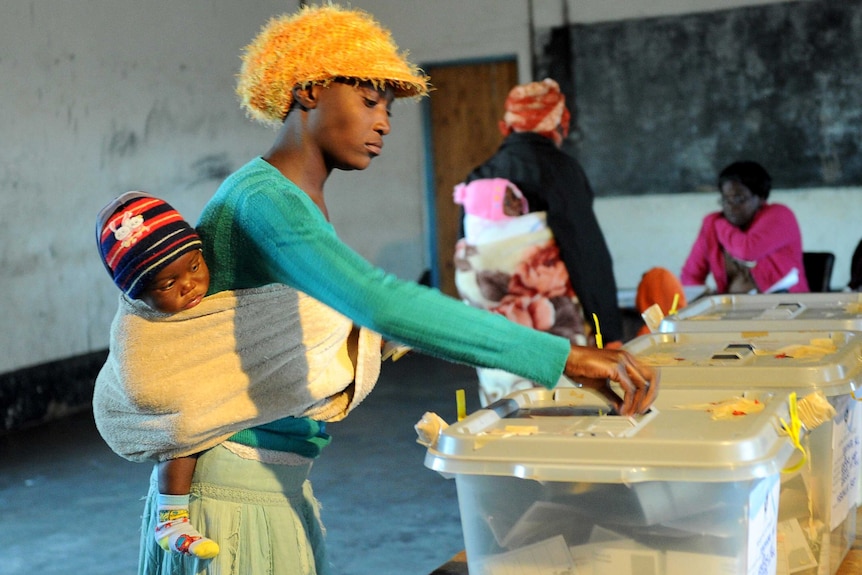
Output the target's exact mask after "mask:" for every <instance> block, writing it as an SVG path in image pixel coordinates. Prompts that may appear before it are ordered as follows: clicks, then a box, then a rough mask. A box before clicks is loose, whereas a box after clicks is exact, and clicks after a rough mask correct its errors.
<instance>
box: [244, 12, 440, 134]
mask: <svg viewBox="0 0 862 575" xmlns="http://www.w3.org/2000/svg"><path fill="white" fill-rule="evenodd" d="M241 58H242V68H241V69H240V73H239V80H238V82H237V89H236V92H237V95H238V96H239V98H240V102H241V104H242V107H243V108H244V109H245V110H246V113H247V114H248V115H249V116H250V117H251V118H253V119H255V120H259V121H260V122H263V123H264V124H270V125H279V124H280V123H281V122H282V121H284V117H285V116H286V115H287V112H288V110H289V109H290V106H291V104H292V103H293V88H294V87H296V86H301V87H308V86H311V85H313V84H322V85H327V84H329V83H330V82H332V80H334V79H336V78H348V79H355V80H359V81H367V82H371V83H372V84H373V85H374V86H375V87H376V88H383V87H386V86H391V87H392V88H393V89H394V91H395V97H396V98H402V97H413V96H424V95H426V94H427V93H428V77H427V76H426V75H425V74H424V73H423V72H422V71H421V70H420V69H419V68H417V67H415V66H414V65H412V64H411V63H410V62H408V61H407V58H406V53H403V54H401V53H399V52H398V47H397V46H396V45H395V42H394V41H393V40H392V35H391V33H390V32H389V30H387V29H385V28H384V27H383V26H381V25H380V24H379V23H378V22H377V21H376V20H374V18H372V17H371V15H369V14H368V13H366V12H363V11H361V10H356V9H346V8H342V7H339V6H336V5H324V6H304V7H302V8H301V9H300V10H299V12H297V13H295V14H292V15H290V14H286V15H282V16H279V17H275V18H272V19H270V21H269V22H268V23H267V24H266V25H265V26H264V27H263V28H262V29H261V32H260V33H259V34H258V36H257V37H256V38H255V39H254V40H253V41H252V42H251V44H249V45H248V46H246V47H245V49H244V51H243V54H242V56H241Z"/></svg>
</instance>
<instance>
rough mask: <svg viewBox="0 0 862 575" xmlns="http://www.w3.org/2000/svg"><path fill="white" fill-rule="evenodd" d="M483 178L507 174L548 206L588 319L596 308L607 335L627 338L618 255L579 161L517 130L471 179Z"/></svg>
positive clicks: (533, 204) (534, 208) (531, 199)
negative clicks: (615, 261)
mask: <svg viewBox="0 0 862 575" xmlns="http://www.w3.org/2000/svg"><path fill="white" fill-rule="evenodd" d="M480 178H506V179H508V180H510V181H512V182H514V184H515V185H516V186H518V187H519V188H520V189H521V191H522V192H523V193H524V196H525V197H526V198H527V202H528V203H529V205H530V211H531V212H541V211H547V213H548V227H550V228H551V231H552V232H553V234H554V237H555V238H556V240H557V244H558V246H559V248H560V255H561V257H562V259H563V262H564V263H565V265H566V268H567V269H568V272H569V279H570V281H571V282H572V288H573V289H574V290H575V294H577V296H578V299H579V300H580V302H581V305H582V306H583V307H584V311H585V315H586V318H587V320H588V321H589V322H590V323H592V314H596V316H598V318H599V327H600V329H601V334H602V339H603V341H605V342H612V341H622V339H623V325H622V316H621V314H620V310H619V306H618V305H617V284H616V280H615V279H614V272H613V260H612V259H611V254H610V251H609V250H608V246H607V244H606V243H605V238H604V235H603V234H602V230H601V228H600V227H599V222H598V220H597V219H596V215H595V213H594V212H593V190H592V188H591V187H590V183H589V181H588V180H587V176H586V174H584V170H583V169H582V168H581V165H580V164H579V163H578V161H577V160H576V159H575V158H573V157H572V156H570V155H569V154H567V153H565V152H563V151H562V150H560V149H559V148H557V146H556V145H555V144H554V142H552V141H551V140H550V139H548V138H546V137H545V136H541V135H539V134H535V133H532V132H515V133H512V134H510V135H509V136H507V137H506V139H505V140H503V143H502V144H501V146H500V148H499V149H498V150H497V152H496V153H495V154H494V155H493V156H492V157H491V158H490V159H488V160H487V161H486V162H485V163H483V164H482V165H480V166H479V167H477V168H475V169H474V170H473V171H472V172H471V173H470V175H469V176H467V179H466V181H467V182H471V181H473V180H477V179H480ZM594 329H595V328H594Z"/></svg>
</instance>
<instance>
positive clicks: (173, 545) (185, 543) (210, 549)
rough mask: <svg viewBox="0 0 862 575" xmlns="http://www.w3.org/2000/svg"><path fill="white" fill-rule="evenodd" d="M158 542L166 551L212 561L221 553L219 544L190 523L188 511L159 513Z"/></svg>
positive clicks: (177, 510) (167, 510) (170, 510)
mask: <svg viewBox="0 0 862 575" xmlns="http://www.w3.org/2000/svg"><path fill="white" fill-rule="evenodd" d="M156 541H158V542H159V545H161V547H162V549H164V550H165V551H170V552H172V553H183V554H186V555H194V556H195V557H198V558H200V559H212V558H213V557H215V556H216V555H218V552H219V547H218V543H216V542H215V541H213V540H212V539H209V538H207V537H204V536H203V535H201V534H200V533H199V532H198V531H197V529H195V528H194V527H192V525H191V523H189V511H188V509H164V510H161V511H159V524H158V525H157V526H156Z"/></svg>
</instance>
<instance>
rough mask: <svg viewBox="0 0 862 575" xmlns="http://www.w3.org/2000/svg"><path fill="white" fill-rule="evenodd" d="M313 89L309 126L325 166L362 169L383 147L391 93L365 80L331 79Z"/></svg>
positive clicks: (387, 125)
mask: <svg viewBox="0 0 862 575" xmlns="http://www.w3.org/2000/svg"><path fill="white" fill-rule="evenodd" d="M315 89H316V92H317V95H318V96H317V97H318V102H317V106H316V108H315V110H314V113H313V114H311V115H310V117H309V121H310V128H311V129H312V132H313V133H314V137H315V140H316V142H317V144H318V146H319V147H320V149H321V152H322V153H323V157H324V161H325V162H326V165H327V168H328V169H330V170H332V169H335V168H337V169H340V170H364V169H365V168H367V167H368V166H369V165H370V164H371V160H372V158H375V157H377V156H379V155H380V154H381V152H382V151H383V136H385V135H386V134H388V133H389V130H390V126H389V115H390V109H391V106H392V101H393V100H394V99H395V96H394V93H393V92H392V90H391V89H386V90H378V89H375V88H374V87H373V86H372V85H371V84H368V83H362V84H359V85H352V84H345V83H341V82H333V83H332V84H330V85H329V86H328V87H320V86H317V87H315Z"/></svg>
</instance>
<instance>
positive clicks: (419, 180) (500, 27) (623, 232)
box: [0, 0, 862, 373]
mask: <svg viewBox="0 0 862 575" xmlns="http://www.w3.org/2000/svg"><path fill="white" fill-rule="evenodd" d="M765 1H776V0H765ZM760 3H764V0H748V1H743V0H736V1H734V0H690V1H683V0H643V1H639V2H630V1H628V0H580V1H579V0H568V8H569V18H570V20H571V21H580V22H592V21H598V20H607V19H616V18H631V17H643V16H655V15H664V14H674V13H681V12H689V11H695V10H714V9H722V8H728V7H735V6H740V5H745V4H760ZM297 5H298V0H296V1H293V0H287V1H286V0H256V1H255V2H237V1H232V0H195V1H194V2H176V1H175V0H147V1H146V2H137V1H135V2H133V1H131V0H74V1H70V0H4V1H3V9H2V17H0V77H2V78H3V82H2V83H0V101H2V102H3V106H0V134H2V138H3V143H2V146H0V294H2V296H0V298H2V299H0V350H2V352H0V373H4V372H7V371H11V370H13V369H16V368H19V367H24V366H29V365H34V364H38V363H42V362H46V361H50V360H54V359H60V358H64V357H68V356H72V355H76V354H79V353H84V352H87V351H92V350H96V349H100V348H103V347H104V346H105V345H106V344H107V333H108V326H109V324H110V319H111V317H112V315H113V312H114V309H115V307H116V295H117V293H116V288H114V287H113V285H112V284H111V282H110V281H109V280H108V278H107V275H106V274H105V271H104V270H103V269H102V267H101V264H100V263H99V259H98V255H97V251H96V247H95V242H94V230H93V223H94V218H95V214H96V212H97V211H98V209H99V208H100V207H101V206H102V205H103V204H104V203H106V202H107V201H108V200H109V199H110V198H112V197H113V196H115V195H117V194H119V193H121V192H123V191H126V190H129V189H144V190H147V191H150V192H153V193H156V194H160V195H163V196H164V197H165V198H167V199H168V200H169V201H171V202H172V203H173V204H174V205H175V206H176V207H177V208H179V209H180V210H181V211H182V212H183V213H184V214H185V215H186V217H187V218H189V219H190V220H192V221H195V220H196V219H197V216H198V214H199V212H200V209H201V207H202V206H203V204H204V203H205V201H206V199H207V198H208V197H209V195H210V194H211V193H212V192H213V191H214V189H215V187H216V186H217V185H218V183H219V181H220V180H221V179H222V177H223V176H224V175H225V174H226V173H227V172H229V171H230V170H233V169H235V168H237V167H238V166H239V165H241V164H242V163H243V162H245V161H246V160H247V159H249V158H250V157H252V156H253V155H256V154H260V153H263V152H264V151H265V150H266V149H267V147H268V146H269V144H270V143H271V140H272V138H273V132H272V131H271V130H270V129H268V128H264V127H261V126H258V125H255V124H253V123H251V122H250V121H248V120H246V119H245V118H244V116H243V114H242V112H241V111H240V110H239V108H238V106H237V104H236V100H235V98H234V94H233V86H234V74H235V73H236V71H237V68H238V64H239V59H238V56H239V51H240V49H241V48H242V46H244V45H245V44H246V43H247V42H248V41H249V40H251V38H252V37H253V36H254V35H255V34H256V33H257V31H258V30H259V28H260V26H261V25H262V24H263V23H264V22H265V21H266V20H267V18H268V17H270V16H271V15H275V14H279V13H281V12H285V11H292V10H293V9H294V8H295V7H296V6H297ZM352 5H354V6H356V7H360V8H364V9H367V10H368V11H370V12H372V13H373V14H374V15H375V16H376V17H377V18H378V19H379V20H381V21H382V22H383V23H384V24H386V25H387V26H389V27H390V28H391V29H392V32H393V35H394V37H395V39H396V41H397V42H398V43H399V45H400V46H401V48H402V49H407V50H409V51H410V53H411V59H412V60H413V61H415V62H417V63H420V64H426V65H427V64H429V63H446V62H454V61H463V60H468V59H475V58H484V57H493V56H501V55H511V54H514V55H516V56H517V58H518V61H519V65H520V75H521V78H522V80H528V79H530V73H531V71H530V69H529V62H530V58H529V38H530V34H529V28H528V22H529V13H528V6H529V3H528V2H527V0H434V1H433V2H429V1H427V0H353V1H352ZM533 6H534V10H533V16H534V21H535V23H536V25H537V26H553V25H557V24H560V23H561V22H562V20H561V18H562V16H561V15H562V13H563V10H562V6H563V4H562V2H556V1H553V0H534V2H533ZM432 82H433V79H432ZM432 97H433V95H432ZM422 122H423V120H422V106H421V105H417V104H416V103H415V102H411V101H407V102H398V103H397V104H396V106H395V108H394V118H393V133H392V134H391V135H390V136H389V137H388V138H387V141H386V148H385V150H384V154H383V156H382V157H381V158H379V159H378V160H376V161H375V165H374V166H372V168H371V169H369V170H366V171H365V172H361V173H351V174H341V173H337V174H336V175H335V176H334V177H333V178H332V180H331V183H330V187H329V190H328V194H329V196H330V200H329V203H330V211H331V216H332V219H333V222H334V224H335V226H336V229H338V230H339V233H340V235H341V236H342V237H343V238H344V239H345V240H346V241H348V243H350V244H351V245H353V246H354V247H356V249H358V250H359V251H360V252H361V253H363V254H364V255H365V256H367V257H369V258H370V259H372V260H373V261H375V262H376V263H378V264H379V265H382V266H383V267H385V268H387V269H389V270H390V271H392V272H394V273H396V274H398V275H399V276H402V277H406V278H416V277H418V276H419V274H420V273H421V272H422V270H423V269H425V268H426V267H427V265H428V258H427V253H426V252H427V242H428V240H427V236H428V233H427V225H428V222H427V221H426V210H425V203H426V198H425V194H426V189H425V188H426V185H425V169H426V165H425V161H426V155H425V154H426V152H425V136H424V133H423V124H422ZM859 192H860V189H858V188H856V189H852V190H811V191H803V192H800V191H793V192H788V193H786V194H785V193H781V192H780V191H779V192H777V193H775V200H776V201H786V203H788V204H789V205H791V207H792V208H793V209H794V210H795V211H796V213H797V214H798V216H799V218H800V221H801V224H802V231H803V235H804V239H805V246H806V249H811V250H816V249H828V250H831V251H834V252H835V253H836V254H837V255H838V261H837V269H836V273H835V277H834V283H833V285H835V286H840V285H843V283H846V281H847V277H848V273H849V272H848V269H849V258H850V253H851V252H852V249H853V247H854V246H855V244H856V242H857V241H858V240H859V231H858V230H859V226H858V222H859V221H862V201H859V199H858V198H859ZM714 206H715V195H712V194H688V195H685V196H679V195H668V196H650V197H643V198H641V197H622V198H611V199H600V200H598V202H597V211H598V213H599V217H600V219H601V221H602V224H603V227H604V229H605V232H606V235H607V238H608V242H609V244H610V247H611V251H612V253H613V255H614V260H615V268H616V273H617V278H618V283H619V285H620V286H621V287H631V286H634V285H636V283H637V280H638V278H639V277H640V274H641V273H642V272H643V271H644V270H646V269H647V268H649V267H651V266H652V265H663V266H665V267H668V268H670V269H674V270H677V269H678V268H679V267H680V265H681V264H682V259H683V258H684V256H685V254H686V252H687V250H688V246H689V244H690V243H691V241H692V239H693V237H694V234H695V232H696V230H697V226H698V224H699V222H700V219H701V217H702V216H703V215H704V214H705V213H706V212H707V211H709V210H711V209H713V207H714Z"/></svg>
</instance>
